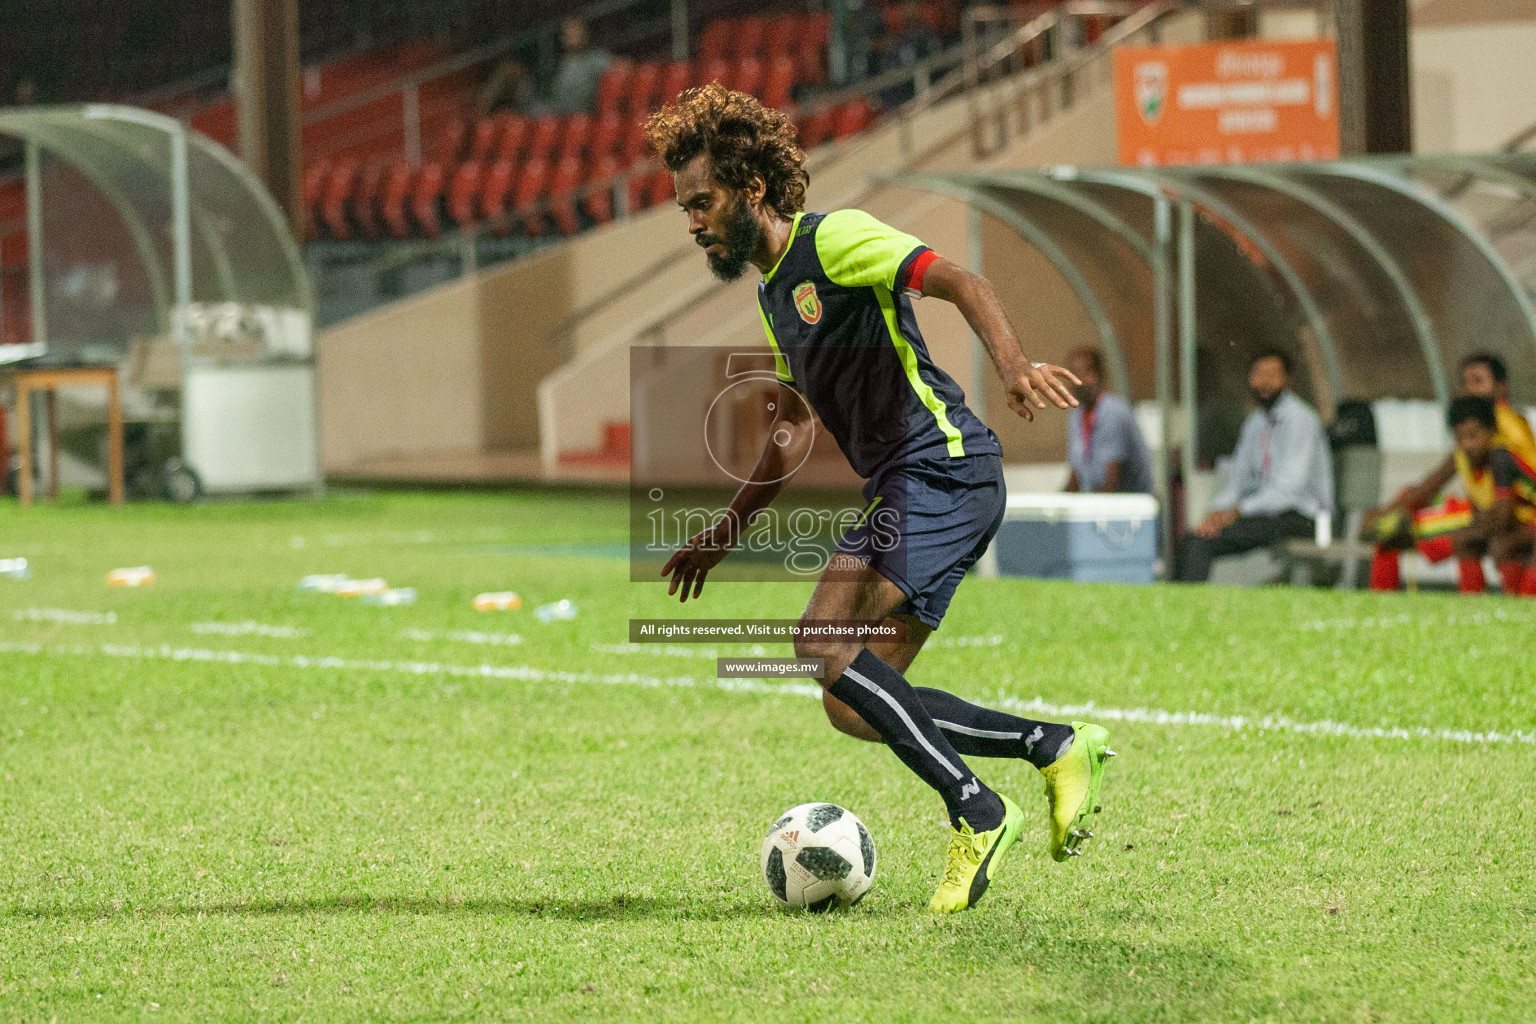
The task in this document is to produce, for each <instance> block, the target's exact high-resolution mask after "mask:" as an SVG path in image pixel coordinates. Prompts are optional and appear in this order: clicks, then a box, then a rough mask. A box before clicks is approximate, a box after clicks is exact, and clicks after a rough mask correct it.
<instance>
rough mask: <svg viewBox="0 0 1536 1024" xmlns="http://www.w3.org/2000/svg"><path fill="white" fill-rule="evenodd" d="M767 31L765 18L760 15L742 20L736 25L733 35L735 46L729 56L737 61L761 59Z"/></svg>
mask: <svg viewBox="0 0 1536 1024" xmlns="http://www.w3.org/2000/svg"><path fill="white" fill-rule="evenodd" d="M767 31H768V19H767V18H765V17H762V16H761V15H753V16H752V17H750V18H742V19H741V21H739V22H738V23H737V28H736V32H735V33H734V34H733V39H734V43H735V45H734V46H732V48H731V55H732V56H734V57H735V58H736V59H737V60H741V59H743V58H745V57H761V56H762V55H763V45H764V43H765V42H766V36H767Z"/></svg>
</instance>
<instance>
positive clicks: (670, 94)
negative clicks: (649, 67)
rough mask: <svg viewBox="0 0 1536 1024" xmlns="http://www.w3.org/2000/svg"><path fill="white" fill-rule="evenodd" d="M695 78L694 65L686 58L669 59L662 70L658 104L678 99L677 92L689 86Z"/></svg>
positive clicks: (657, 98)
mask: <svg viewBox="0 0 1536 1024" xmlns="http://www.w3.org/2000/svg"><path fill="white" fill-rule="evenodd" d="M692 80H693V65H692V64H689V63H688V62H687V61H685V60H673V61H668V62H667V64H666V66H665V67H664V68H663V69H662V72H661V92H660V94H659V95H658V96H657V97H656V101H657V102H656V105H657V106H658V107H659V106H662V105H664V104H667V103H671V102H672V101H673V100H675V99H677V94H678V93H680V92H682V91H683V90H684V89H686V88H688V86H689V84H690V83H691V81H692Z"/></svg>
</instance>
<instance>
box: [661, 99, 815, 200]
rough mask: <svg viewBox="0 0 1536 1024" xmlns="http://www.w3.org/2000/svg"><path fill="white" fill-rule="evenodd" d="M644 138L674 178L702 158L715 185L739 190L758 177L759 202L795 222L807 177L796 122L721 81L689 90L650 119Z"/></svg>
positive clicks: (809, 179) (807, 182) (807, 180)
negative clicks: (764, 188) (763, 190)
mask: <svg viewBox="0 0 1536 1024" xmlns="http://www.w3.org/2000/svg"><path fill="white" fill-rule="evenodd" d="M645 137H646V140H647V141H648V142H650V144H651V148H652V149H654V150H655V151H656V155H657V156H659V157H661V162H662V163H664V164H666V166H667V170H669V171H671V172H672V173H673V174H676V173H677V172H678V171H680V170H682V169H683V167H684V165H686V164H687V163H688V161H690V160H692V159H693V158H694V157H696V156H698V155H699V154H700V153H705V154H708V156H709V164H710V170H711V172H712V173H713V175H714V178H715V180H716V181H718V182H719V183H720V184H722V185H724V186H726V187H727V188H734V189H743V188H746V187H747V186H748V185H749V184H751V182H752V178H753V177H754V176H755V177H760V178H762V179H763V183H764V184H765V185H766V186H767V191H766V193H765V194H764V196H763V201H764V202H765V203H767V204H768V206H769V207H771V208H772V209H773V210H774V211H775V212H776V213H778V214H779V215H781V216H784V217H793V216H794V215H795V214H796V213H798V212H799V211H800V210H803V209H804V208H805V187H806V186H807V185H808V184H810V181H811V178H810V175H808V174H806V173H805V167H804V164H805V153H803V152H802V151H801V149H800V142H799V134H798V133H797V132H796V131H795V123H794V122H793V121H791V120H790V119H789V117H788V116H787V115H786V114H784V113H783V112H782V111H778V110H774V109H773V108H772V107H765V106H763V105H762V104H761V103H759V102H758V101H757V100H756V99H754V98H752V97H751V96H748V95H747V94H746V93H744V92H733V91H732V90H730V89H727V88H726V87H725V86H723V85H721V84H720V83H719V82H712V83H710V84H709V85H704V86H700V87H699V88H697V89H689V90H687V91H686V92H684V93H683V94H682V95H680V96H678V98H677V101H676V102H675V103H672V104H670V105H668V106H665V107H662V108H661V109H660V110H658V111H657V112H656V113H654V114H652V115H651V119H650V120H649V121H647V122H646V124H645Z"/></svg>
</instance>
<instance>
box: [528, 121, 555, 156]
mask: <svg viewBox="0 0 1536 1024" xmlns="http://www.w3.org/2000/svg"><path fill="white" fill-rule="evenodd" d="M560 127H561V125H560V118H558V117H556V116H554V115H553V114H546V115H545V116H543V117H537V118H534V119H533V120H532V121H530V122H529V124H528V159H529V160H530V161H531V160H549V159H550V158H551V157H553V156H554V154H555V147H557V146H558V145H559V144H560Z"/></svg>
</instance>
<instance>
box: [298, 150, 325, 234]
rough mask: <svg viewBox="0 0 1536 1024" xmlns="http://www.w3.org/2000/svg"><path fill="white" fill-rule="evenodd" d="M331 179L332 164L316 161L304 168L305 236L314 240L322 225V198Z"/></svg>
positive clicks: (302, 184) (302, 195)
mask: <svg viewBox="0 0 1536 1024" xmlns="http://www.w3.org/2000/svg"><path fill="white" fill-rule="evenodd" d="M330 178H331V162H330V161H329V160H316V161H315V162H314V163H312V164H310V165H309V166H308V167H306V168H304V177H303V179H302V181H301V182H300V186H299V189H300V195H301V197H302V199H303V203H304V236H305V237H306V238H311V239H312V238H314V237H315V234H316V232H317V230H318V228H319V225H320V197H321V196H322V195H324V194H325V184H326V182H328V181H329V180H330Z"/></svg>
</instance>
